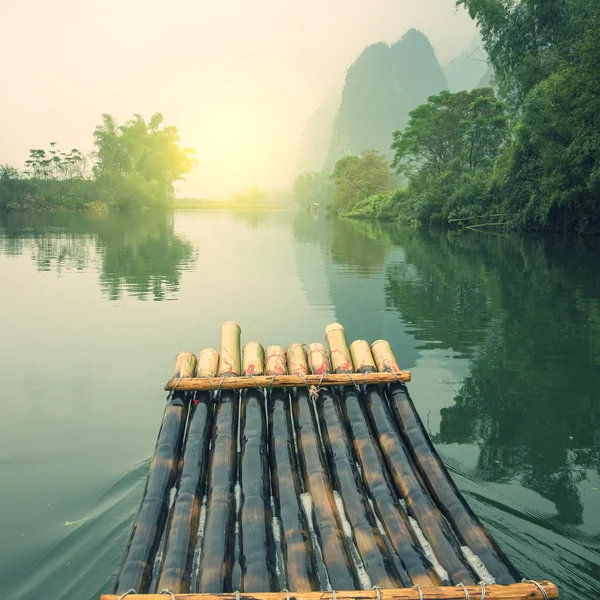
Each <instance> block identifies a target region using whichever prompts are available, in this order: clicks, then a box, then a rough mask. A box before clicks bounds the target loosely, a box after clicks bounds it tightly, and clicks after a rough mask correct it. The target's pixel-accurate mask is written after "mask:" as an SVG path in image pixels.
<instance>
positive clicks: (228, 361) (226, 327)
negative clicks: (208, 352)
mask: <svg viewBox="0 0 600 600" xmlns="http://www.w3.org/2000/svg"><path fill="white" fill-rule="evenodd" d="M240 335H241V329H240V326H239V325H238V324H237V323H235V322H234V321H226V322H225V323H223V325H221V350H220V355H219V370H218V372H217V373H218V375H221V376H225V377H230V376H239V374H240V372H241V368H240V362H241V361H240Z"/></svg>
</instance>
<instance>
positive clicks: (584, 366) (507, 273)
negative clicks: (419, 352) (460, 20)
mask: <svg viewBox="0 0 600 600" xmlns="http://www.w3.org/2000/svg"><path fill="white" fill-rule="evenodd" d="M393 232H394V233H393V241H394V243H395V244H398V245H399V246H401V247H402V248H403V249H404V251H405V254H406V258H405V261H404V262H403V263H396V264H390V265H387V267H386V268H387V273H386V275H387V280H388V288H387V303H388V305H389V306H391V307H394V308H395V309H396V310H398V312H399V313H400V314H401V316H402V319H403V320H404V321H405V322H408V323H411V324H412V325H411V327H412V331H413V334H414V335H415V337H416V338H418V339H420V340H424V341H425V343H426V346H428V347H442V348H452V349H453V350H454V351H456V352H459V353H460V354H462V355H463V356H464V357H466V358H469V359H470V374H469V375H468V376H467V377H466V378H465V380H464V381H463V383H462V387H461V388H460V391H459V393H458V394H457V396H456V397H455V399H454V405H453V406H451V407H448V408H445V409H442V420H441V426H440V432H439V434H438V435H437V436H436V439H435V441H436V442H437V443H442V444H452V443H458V444H466V443H469V444H478V445H479V447H480V453H479V460H478V469H479V471H480V473H479V474H480V476H482V477H484V478H487V479H489V480H490V481H495V482H498V481H518V482H519V483H520V484H521V485H523V486H525V487H527V488H530V489H532V490H535V491H536V492H538V493H539V494H541V495H542V496H543V497H545V498H547V499H548V500H550V501H552V502H553V503H554V504H555V506H556V509H557V517H556V518H557V520H558V521H559V522H561V523H565V524H572V525H577V524H580V523H582V516H583V504H582V501H581V498H580V492H579V490H578V484H579V483H581V481H583V480H585V479H586V478H587V475H586V472H587V471H588V470H594V471H598V472H600V434H599V425H600V392H599V391H598V390H599V389H600V277H599V275H598V269H597V265H598V258H600V255H599V248H600V246H599V244H598V240H577V239H567V238H563V237H561V238H558V237H537V236H525V235H504V236H496V235H484V234H471V233H453V232H427V231H424V232H423V231H411V230H407V229H400V228H397V229H394V230H393Z"/></svg>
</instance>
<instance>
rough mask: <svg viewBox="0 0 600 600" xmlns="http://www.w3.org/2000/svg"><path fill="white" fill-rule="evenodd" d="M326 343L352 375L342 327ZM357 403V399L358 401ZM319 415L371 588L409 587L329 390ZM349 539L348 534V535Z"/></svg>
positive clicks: (347, 393)
mask: <svg viewBox="0 0 600 600" xmlns="http://www.w3.org/2000/svg"><path fill="white" fill-rule="evenodd" d="M325 332H326V338H327V343H328V345H329V350H330V354H331V356H332V360H333V361H334V365H335V364H337V368H336V369H337V371H338V373H340V372H347V371H348V370H350V371H352V362H351V358H350V350H349V349H348V344H347V343H346V336H345V334H344V329H343V327H342V326H341V325H339V324H337V323H335V324H334V325H333V326H332V325H329V326H328V328H327V329H326V330H325ZM352 396H355V397H356V392H355V391H354V388H352V389H350V388H346V389H344V400H346V399H349V400H350V398H351V397H352ZM357 400H358V399H357ZM317 413H318V418H319V422H320V426H321V435H322V438H323V444H324V446H325V453H326V455H327V458H328V461H329V472H330V475H331V479H332V482H333V485H334V488H335V489H336V490H337V491H338V492H339V494H340V498H341V502H342V504H343V506H338V510H343V511H344V512H345V516H346V518H347V520H348V522H349V523H350V527H351V530H352V531H351V533H352V539H353V541H354V544H355V545H356V548H357V550H358V553H359V555H360V558H361V559H362V562H363V564H364V567H365V570H366V572H367V575H368V576H369V579H370V582H371V585H377V586H380V587H384V588H396V587H398V586H401V585H402V586H406V585H407V584H408V578H407V577H406V575H405V574H404V572H403V571H404V568H403V566H402V565H401V564H400V562H399V561H398V559H397V558H395V557H394V556H393V554H392V553H391V552H390V550H389V549H388V547H387V545H386V543H385V541H384V539H383V537H382V535H381V533H380V531H379V529H378V528H377V521H376V518H375V515H374V514H373V511H372V509H371V506H370V504H369V499H368V498H367V495H366V493H365V489H364V485H363V482H362V478H361V475H360V473H359V472H358V469H357V467H356V457H355V456H354V452H353V446H352V442H351V441H350V438H349V437H348V433H347V431H346V428H345V427H344V424H343V416H342V412H341V408H340V402H339V401H338V400H337V398H335V397H334V392H333V390H332V389H329V388H321V389H320V390H319V398H318V400H317ZM347 535H348V534H347ZM363 585H364V583H363Z"/></svg>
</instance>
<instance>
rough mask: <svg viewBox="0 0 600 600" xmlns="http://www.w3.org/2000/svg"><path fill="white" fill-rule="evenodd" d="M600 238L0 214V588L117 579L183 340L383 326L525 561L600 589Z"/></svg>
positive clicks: (455, 465) (194, 342) (305, 217)
mask: <svg viewBox="0 0 600 600" xmlns="http://www.w3.org/2000/svg"><path fill="white" fill-rule="evenodd" d="M599 265H600V242H599V240H597V239H592V238H582V239H574V238H568V237H552V236H546V237H544V236H537V235H518V234H509V235H495V234H484V233H477V232H463V233H460V232H441V231H429V230H427V229H421V230H412V229H407V228H401V227H396V226H383V225H380V224H373V223H353V222H346V221H333V220H329V219H327V218H325V217H324V216H323V215H321V216H320V217H313V216H311V215H309V214H307V213H294V212H276V211H271V212H263V213H252V212H241V213H228V212H176V213H174V214H144V215H138V216H132V215H87V214H41V215H8V216H6V215H4V216H1V215H0V285H1V290H2V291H1V293H0V315H1V323H2V327H1V339H2V342H1V343H0V381H1V382H2V393H1V396H0V397H1V400H0V403H1V406H2V417H1V419H0V482H1V489H2V493H1V498H2V508H1V510H0V532H1V533H0V597H2V598H11V600H17V599H27V600H29V599H31V600H34V599H37V598H43V599H44V600H54V599H62V598H64V599H67V598H68V599H75V598H77V599H84V598H86V599H87V598H90V599H92V598H98V596H99V594H100V593H101V592H104V591H110V589H111V587H112V585H113V581H114V577H115V574H116V571H117V569H118V567H119V565H120V562H121V559H122V556H123V551H124V548H125V544H126V543H127V540H128V537H129V534H130V527H131V523H132V520H133V517H134V515H135V512H136V510H137V507H138V503H139V500H140V496H141V493H142V490H143V485H144V481H145V477H146V473H147V469H148V464H149V460H150V457H151V455H152V452H153V448H154V444H155V441H156V435H157V433H158V427H159V424H160V420H161V416H162V412H163V409H164V401H165V393H164V392H163V391H162V387H163V385H164V383H165V382H166V380H167V379H168V378H169V376H170V374H171V371H172V367H173V364H174V358H175V355H176V354H177V353H178V352H179V351H181V350H192V351H194V352H196V353H198V352H199V351H200V350H201V349H202V348H204V347H215V346H216V347H218V336H219V326H220V324H221V322H222V321H225V320H235V321H237V322H238V323H240V325H241V327H242V337H243V341H244V340H245V341H249V340H259V341H260V342H262V343H263V345H265V346H267V345H270V344H281V345H286V344H289V343H291V342H295V341H298V342H306V343H308V342H312V341H323V337H324V334H323V330H324V327H325V325H326V324H327V323H329V322H332V321H339V322H341V323H342V324H344V326H345V327H346V332H347V334H348V338H349V340H350V341H351V340H353V339H359V338H361V339H367V340H369V341H374V340H376V339H380V338H385V339H388V340H389V341H390V342H391V343H392V346H393V348H394V351H395V353H396V356H397V358H398V360H399V362H400V365H401V367H402V368H407V369H411V370H412V373H413V382H412V383H411V384H410V390H411V393H412V396H413V398H414V400H415V403H416V405H417V408H418V410H419V413H420V414H421V417H422V418H423V420H424V422H425V423H426V426H427V429H428V431H429V433H430V435H431V437H432V439H433V440H434V442H435V444H436V447H437V449H438V451H439V452H440V454H441V456H442V457H443V459H444V461H445V463H446V465H447V466H448V468H449V469H450V471H451V473H452V475H453V477H454V479H455V481H456V483H457V485H458V487H459V488H460V489H461V490H462V492H463V493H464V495H465V496H466V498H467V500H468V502H469V503H470V505H471V506H472V507H473V509H474V510H475V512H476V513H477V514H478V515H479V517H480V518H481V520H482V521H483V523H484V524H485V526H486V527H487V528H488V530H489V531H490V533H491V534H492V535H493V536H494V538H495V539H496V540H497V541H498V543H499V544H500V546H501V547H502V549H503V550H504V551H505V552H506V553H507V555H508V556H509V557H510V559H511V560H512V561H513V563H514V564H515V566H516V567H517V568H518V569H519V571H520V572H521V573H522V574H523V575H524V576H526V577H527V578H536V579H542V578H547V579H551V580H553V581H554V582H555V583H557V584H558V585H559V586H560V588H561V593H562V597H563V598H571V599H573V600H574V599H575V598H577V599H578V600H581V599H583V598H589V599H590V600H591V599H592V598H596V597H597V591H598V589H600V266H599Z"/></svg>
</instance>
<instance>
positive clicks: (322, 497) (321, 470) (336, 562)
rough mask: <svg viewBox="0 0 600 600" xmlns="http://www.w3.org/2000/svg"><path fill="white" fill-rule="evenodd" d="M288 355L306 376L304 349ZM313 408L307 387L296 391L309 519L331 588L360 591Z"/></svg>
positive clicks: (296, 418) (298, 438) (294, 404)
mask: <svg viewBox="0 0 600 600" xmlns="http://www.w3.org/2000/svg"><path fill="white" fill-rule="evenodd" d="M323 350H325V349H324V348H323ZM286 355H287V362H288V365H289V368H290V371H291V372H292V373H293V374H294V375H298V374H300V375H302V376H305V374H306V373H307V372H308V368H307V364H306V357H305V355H304V349H303V348H302V346H301V345H300V344H292V345H291V346H288V348H287V350H286ZM292 369H293V370H292ZM310 404H311V402H310V400H309V396H308V390H307V389H306V387H298V388H296V391H295V394H294V396H293V398H292V408H293V415H294V421H295V426H296V441H297V444H298V458H299V463H300V469H301V472H302V476H303V479H304V484H305V486H306V491H307V492H308V493H310V495H311V498H312V508H313V510H312V514H311V517H309V518H312V520H313V523H314V530H315V533H316V537H317V540H318V544H319V548H320V550H321V557H322V559H323V563H324V564H325V568H326V569H327V575H328V579H329V584H330V585H331V587H332V588H333V589H335V590H354V589H358V588H359V586H360V579H359V577H358V573H357V572H356V568H355V566H354V562H353V560H352V555H351V550H350V548H349V546H348V543H347V541H346V537H345V535H344V533H343V529H342V521H341V519H340V517H339V515H338V513H337V510H336V505H335V499H334V496H333V489H332V487H331V482H330V481H329V477H328V474H327V463H326V459H325V456H324V455H323V450H322V447H321V441H320V438H319V431H318V427H317V422H316V415H314V413H313V411H312V410H311V406H310Z"/></svg>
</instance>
